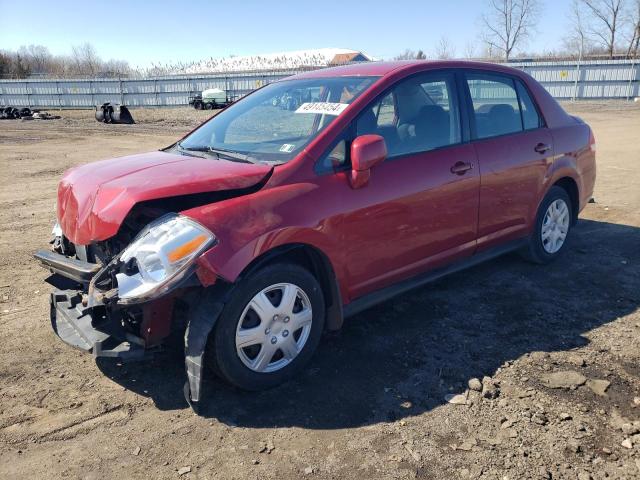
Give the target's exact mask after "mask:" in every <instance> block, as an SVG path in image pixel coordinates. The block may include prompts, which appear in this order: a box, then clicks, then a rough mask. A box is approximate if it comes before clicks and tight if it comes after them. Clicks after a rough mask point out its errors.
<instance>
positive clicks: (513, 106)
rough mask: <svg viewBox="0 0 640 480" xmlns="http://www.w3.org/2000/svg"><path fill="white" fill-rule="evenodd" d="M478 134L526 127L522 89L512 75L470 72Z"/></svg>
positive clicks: (520, 129)
mask: <svg viewBox="0 0 640 480" xmlns="http://www.w3.org/2000/svg"><path fill="white" fill-rule="evenodd" d="M467 83H468V85H469V93H470V94H471V101H472V103H473V112H474V118H475V124H476V135H477V136H478V138H489V137H496V136H499V135H505V134H507V133H514V132H519V131H522V130H523V127H522V119H521V117H520V105H519V102H518V93H517V92H516V86H515V84H514V82H513V80H512V79H511V78H509V77H502V76H498V75H487V74H467Z"/></svg>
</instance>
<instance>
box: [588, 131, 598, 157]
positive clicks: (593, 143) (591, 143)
mask: <svg viewBox="0 0 640 480" xmlns="http://www.w3.org/2000/svg"><path fill="white" fill-rule="evenodd" d="M589 150H591V151H592V152H594V153H595V151H596V137H594V136H593V130H591V129H589Z"/></svg>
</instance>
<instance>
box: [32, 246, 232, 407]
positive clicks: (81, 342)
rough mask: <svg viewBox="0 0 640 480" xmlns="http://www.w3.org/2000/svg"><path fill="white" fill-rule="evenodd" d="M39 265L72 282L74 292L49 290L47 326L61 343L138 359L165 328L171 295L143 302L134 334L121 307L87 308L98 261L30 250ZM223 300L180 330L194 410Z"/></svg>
mask: <svg viewBox="0 0 640 480" xmlns="http://www.w3.org/2000/svg"><path fill="white" fill-rule="evenodd" d="M35 257H36V259H37V260H39V261H40V263H41V264H42V266H43V267H45V268H46V269H48V270H50V271H51V272H52V273H54V274H57V275H61V276H63V277H65V278H68V279H71V280H73V281H75V282H77V287H78V289H77V290H73V289H72V290H55V291H54V292H53V293H52V294H51V325H52V327H53V330H54V331H55V333H56V335H58V337H60V339H61V340H63V341H64V342H65V343H67V344H69V345H71V346H73V347H75V348H78V349H80V350H83V351H85V352H90V353H92V354H93V356H94V357H95V358H98V357H111V358H114V357H115V358H122V359H140V358H143V357H146V356H149V355H151V354H153V353H154V352H155V351H157V349H158V348H159V344H160V342H161V340H162V339H163V338H165V337H166V336H167V335H168V334H169V331H170V327H171V323H172V311H173V302H174V298H173V296H171V295H168V296H165V297H163V298H160V299H158V300H155V301H154V302H151V303H148V304H146V305H143V306H142V310H143V320H142V324H141V326H140V332H139V334H140V335H141V336H138V335H136V334H134V333H131V330H130V329H125V327H124V324H123V322H122V320H121V316H120V315H121V313H122V311H121V310H120V309H118V308H115V309H114V308H112V307H110V306H104V305H101V306H98V307H96V306H92V307H89V306H88V304H90V303H91V302H89V301H88V298H87V293H85V292H86V290H87V286H88V285H89V283H90V282H91V280H92V278H93V277H94V276H95V275H97V274H98V272H99V271H100V265H98V264H95V263H90V262H85V261H82V260H78V259H75V258H70V257H66V256H64V255H61V254H59V253H56V252H51V251H46V250H40V251H38V252H37V253H36V254H35ZM221 309H222V304H219V303H216V304H215V305H213V306H211V305H208V306H207V308H206V312H204V313H203V312H200V314H199V315H196V316H195V317H194V316H192V317H191V318H190V321H189V324H188V328H187V330H186V332H185V368H186V373H187V381H186V383H185V388H184V394H185V398H186V400H187V402H188V403H189V404H190V405H191V406H192V408H193V409H194V410H195V411H196V412H197V411H198V405H199V401H200V399H201V386H202V364H203V360H204V352H205V347H206V343H207V338H208V336H209V332H210V331H211V329H212V328H213V325H214V323H215V321H216V320H217V317H218V315H219V313H220V311H221Z"/></svg>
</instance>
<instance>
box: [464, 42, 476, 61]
mask: <svg viewBox="0 0 640 480" xmlns="http://www.w3.org/2000/svg"><path fill="white" fill-rule="evenodd" d="M464 57H465V58H467V59H472V58H476V57H477V51H476V44H475V43H474V42H473V41H471V40H467V43H465V45H464Z"/></svg>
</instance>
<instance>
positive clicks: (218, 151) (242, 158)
mask: <svg viewBox="0 0 640 480" xmlns="http://www.w3.org/2000/svg"><path fill="white" fill-rule="evenodd" d="M177 145H178V148H180V149H181V150H186V151H188V152H204V153H213V154H215V155H216V156H217V157H218V158H225V159H227V160H232V161H239V162H245V163H260V162H259V161H258V160H257V159H255V158H253V157H250V156H249V155H245V154H244V153H239V152H234V151H232V150H224V149H222V148H213V147H210V146H208V145H202V146H195V147H184V146H182V145H181V144H180V143H178V144H177Z"/></svg>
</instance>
